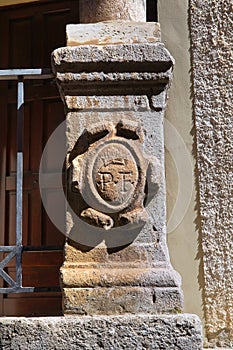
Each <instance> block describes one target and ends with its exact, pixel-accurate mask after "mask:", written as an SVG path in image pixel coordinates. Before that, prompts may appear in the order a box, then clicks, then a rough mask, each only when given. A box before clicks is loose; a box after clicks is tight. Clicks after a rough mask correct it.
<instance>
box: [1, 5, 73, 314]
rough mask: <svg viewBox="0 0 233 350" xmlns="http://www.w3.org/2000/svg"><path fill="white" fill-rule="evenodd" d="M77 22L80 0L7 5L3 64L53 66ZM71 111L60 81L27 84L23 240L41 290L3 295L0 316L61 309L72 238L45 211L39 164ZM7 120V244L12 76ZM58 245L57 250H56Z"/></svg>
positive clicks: (4, 85)
mask: <svg viewBox="0 0 233 350" xmlns="http://www.w3.org/2000/svg"><path fill="white" fill-rule="evenodd" d="M77 22H78V1H77V0H69V1H68V0H67V1H37V2H35V3H30V4H25V5H20V6H11V7H4V8H0V23H1V25H0V39H1V40H0V42H1V44H0V69H13V68H24V69H25V68H48V67H50V54H51V52H52V51H53V50H54V49H55V48H57V47H61V46H65V25H66V24H67V23H77ZM64 117H65V116H64V111H63V104H62V102H61V100H60V97H59V93H58V90H57V88H56V84H55V82H54V81H53V80H47V81H39V80H35V81H30V82H29V81H27V82H26V83H25V123H24V146H23V152H24V187H23V245H24V246H25V247H28V249H29V250H28V251H24V252H23V260H22V261H23V286H25V287H27V286H34V287H37V290H38V288H41V289H40V292H35V293H20V294H5V295H0V315H4V316H19V315H25V316H29V315H31V316H32V315H33V316H40V315H60V314H61V313H62V310H61V293H60V291H59V268H60V265H61V264H62V247H63V244H64V239H65V237H64V235H63V234H61V233H60V232H58V230H57V229H56V228H55V227H54V225H53V224H52V223H51V221H50V220H49V218H48V216H47V215H46V212H45V211H44V209H43V206H42V203H41V200H40V193H39V187H38V169H39V163H40V159H41V154H42V151H43V148H44V146H45V144H46V141H47V140H48V138H49V136H50V135H51V133H52V132H53V131H54V129H55V128H56V127H57V126H58V125H59V124H60V123H61V122H62V121H63V120H64ZM0 126H1V127H0V245H14V244H15V215H16V83H15V82H13V81H8V82H0ZM54 171H56V169H54ZM52 246H53V247H54V246H55V247H56V249H57V250H55V251H54V250H51V249H50V247H52ZM41 247H43V248H41ZM45 249H46V250H45ZM2 256H3V254H1V259H2ZM7 272H8V273H9V274H10V275H12V276H14V274H15V261H14V260H12V261H11V262H10V263H9V264H8V265H7ZM1 283H2V284H1V286H3V282H2V281H1Z"/></svg>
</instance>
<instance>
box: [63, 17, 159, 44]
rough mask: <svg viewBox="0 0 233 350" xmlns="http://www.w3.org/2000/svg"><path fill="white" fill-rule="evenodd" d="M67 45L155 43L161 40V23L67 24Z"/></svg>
mask: <svg viewBox="0 0 233 350" xmlns="http://www.w3.org/2000/svg"><path fill="white" fill-rule="evenodd" d="M66 36H67V46H77V45H106V44H132V43H145V42H147V43H154V42H157V41H160V26H159V23H142V22H124V21H113V22H99V23H94V24H69V25H67V26H66Z"/></svg>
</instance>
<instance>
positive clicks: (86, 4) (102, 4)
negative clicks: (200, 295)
mask: <svg viewBox="0 0 233 350" xmlns="http://www.w3.org/2000/svg"><path fill="white" fill-rule="evenodd" d="M79 17H80V22H81V23H95V22H101V21H113V20H122V21H134V22H146V0H127V1H125V0H112V1H109V0H95V1H93V0H80V1H79Z"/></svg>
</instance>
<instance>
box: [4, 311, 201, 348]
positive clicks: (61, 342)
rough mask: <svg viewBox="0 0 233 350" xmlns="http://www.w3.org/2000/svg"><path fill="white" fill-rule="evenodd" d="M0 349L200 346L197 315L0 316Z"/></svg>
mask: <svg viewBox="0 0 233 350" xmlns="http://www.w3.org/2000/svg"><path fill="white" fill-rule="evenodd" d="M0 349H14V350H19V349H20V350H24V349H25V350H26V349H27V350H48V349H56V350H64V349H69V350H76V349H85V350H91V349H95V350H98V349H107V350H114V349H116V350H120V349H136V350H137V349H155V350H162V349H164V350H168V349H169V350H176V349H177V350H178V349H179V350H202V334H201V324H200V321H199V319H198V317H197V316H196V315H189V314H178V315H145V314H138V315H129V314H128V315H127V314H126V315H123V316H62V317H35V318H26V317H2V318H0Z"/></svg>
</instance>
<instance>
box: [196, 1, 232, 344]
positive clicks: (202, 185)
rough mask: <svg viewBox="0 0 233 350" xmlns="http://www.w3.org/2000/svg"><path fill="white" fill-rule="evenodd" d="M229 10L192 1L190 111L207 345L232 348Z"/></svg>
mask: <svg viewBox="0 0 233 350" xmlns="http://www.w3.org/2000/svg"><path fill="white" fill-rule="evenodd" d="M232 10H233V8H232V1H231V0H221V1H217V0H212V1H211V2H210V1H206V0H190V33H191V51H192V75H193V92H194V98H193V107H194V117H195V124H196V139H197V164H198V181H199V197H200V217H201V239H202V241H201V244H202V250H203V252H204V255H203V271H204V294H203V296H204V299H203V302H204V311H205V320H206V333H207V338H208V341H209V345H210V346H216V345H217V346H220V347H229V348H233V293H232V284H233V274H232V265H233V245H232V242H233V239H232V238H233V225H232V217H233V204H232V184H233V177H232V174H233V172H232V159H233V137H232V111H233V103H232V100H233V93H232V76H233V57H232V56H233V55H232V46H233V40H232V32H233V11H232Z"/></svg>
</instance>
